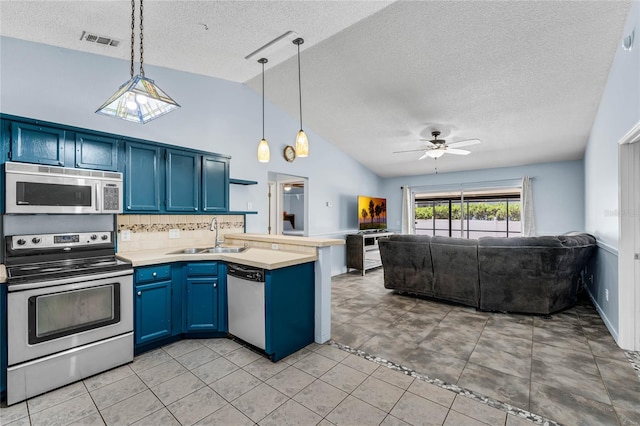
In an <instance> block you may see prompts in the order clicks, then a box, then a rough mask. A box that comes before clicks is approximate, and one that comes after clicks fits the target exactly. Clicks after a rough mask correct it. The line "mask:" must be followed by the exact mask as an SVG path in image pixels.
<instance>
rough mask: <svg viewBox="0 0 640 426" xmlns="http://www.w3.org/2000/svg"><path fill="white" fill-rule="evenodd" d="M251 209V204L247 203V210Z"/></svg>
mask: <svg viewBox="0 0 640 426" xmlns="http://www.w3.org/2000/svg"><path fill="white" fill-rule="evenodd" d="M251 209H253V203H251V202H249V203H247V210H251Z"/></svg>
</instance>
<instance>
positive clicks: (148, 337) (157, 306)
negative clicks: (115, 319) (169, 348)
mask: <svg viewBox="0 0 640 426" xmlns="http://www.w3.org/2000/svg"><path fill="white" fill-rule="evenodd" d="M135 292H136V294H135V300H136V303H135V305H136V312H135V321H136V328H135V340H136V345H141V344H145V343H147V342H150V341H153V340H156V339H160V338H162V337H168V336H170V335H171V281H158V282H155V283H150V284H143V285H137V286H135Z"/></svg>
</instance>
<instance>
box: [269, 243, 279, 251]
mask: <svg viewBox="0 0 640 426" xmlns="http://www.w3.org/2000/svg"><path fill="white" fill-rule="evenodd" d="M271 250H280V246H279V245H278V244H271Z"/></svg>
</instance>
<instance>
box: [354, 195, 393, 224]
mask: <svg viewBox="0 0 640 426" xmlns="http://www.w3.org/2000/svg"><path fill="white" fill-rule="evenodd" d="M358 229H359V230H360V231H374V232H375V231H384V230H386V229H387V200H386V198H376V197H367V196H364V195H358Z"/></svg>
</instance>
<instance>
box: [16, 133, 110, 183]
mask: <svg viewBox="0 0 640 426" xmlns="http://www.w3.org/2000/svg"><path fill="white" fill-rule="evenodd" d="M9 129H10V135H11V139H10V144H9V158H10V159H11V160H12V161H19V162H24V163H35V164H46V165H49V166H64V167H77V168H81V169H95V170H108V171H117V170H118V139H115V138H109V137H105V136H98V135H94V134H91V133H80V132H75V131H74V130H72V129H69V130H66V129H62V128H56V127H52V126H45V125H40V124H38V123H37V122H36V123H22V122H19V121H12V122H10V123H9Z"/></svg>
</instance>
